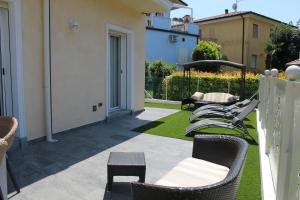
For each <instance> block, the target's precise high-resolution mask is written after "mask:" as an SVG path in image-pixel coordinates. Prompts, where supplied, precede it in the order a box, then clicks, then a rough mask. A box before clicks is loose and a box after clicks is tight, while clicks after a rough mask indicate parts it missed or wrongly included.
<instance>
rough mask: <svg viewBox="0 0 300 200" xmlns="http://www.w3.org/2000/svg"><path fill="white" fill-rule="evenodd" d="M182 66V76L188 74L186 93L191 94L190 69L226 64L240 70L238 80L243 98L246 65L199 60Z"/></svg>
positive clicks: (223, 61) (241, 97) (242, 97)
mask: <svg viewBox="0 0 300 200" xmlns="http://www.w3.org/2000/svg"><path fill="white" fill-rule="evenodd" d="M182 66H183V67H184V71H183V76H184V77H186V75H187V76H188V94H189V95H191V69H196V70H201V68H203V67H207V66H227V67H232V68H235V69H239V70H241V82H240V94H239V95H240V99H244V90H245V84H246V65H244V64H239V63H234V62H230V61H225V60H199V61H195V62H189V63H185V64H183V65H182Z"/></svg>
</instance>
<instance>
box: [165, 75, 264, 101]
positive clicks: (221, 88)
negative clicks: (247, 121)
mask: <svg viewBox="0 0 300 200" xmlns="http://www.w3.org/2000/svg"><path fill="white" fill-rule="evenodd" d="M240 81H241V78H240V72H227V73H220V74H216V73H208V72H192V74H191V93H194V92H196V91H197V85H198V82H199V89H198V90H199V91H200V92H203V93H209V92H225V93H227V92H228V84H229V83H230V93H231V94H234V95H239V93H240ZM258 82H259V75H255V74H253V73H247V75H246V86H245V91H244V92H245V97H246V98H250V97H251V96H252V95H253V94H254V93H255V92H256V91H257V90H258V84H259V83H258ZM162 89H163V91H162V94H163V98H164V99H165V98H166V96H165V95H166V94H167V95H168V99H169V100H175V101H180V100H182V99H183V98H186V97H188V96H189V94H188V79H187V78H186V79H184V78H183V74H182V72H177V73H174V74H172V75H171V76H168V77H166V78H165V79H164V81H163V87H162ZM166 89H167V92H166Z"/></svg>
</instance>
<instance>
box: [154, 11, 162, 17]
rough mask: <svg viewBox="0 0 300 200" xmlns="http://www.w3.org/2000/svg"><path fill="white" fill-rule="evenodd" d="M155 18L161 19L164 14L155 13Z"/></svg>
mask: <svg viewBox="0 0 300 200" xmlns="http://www.w3.org/2000/svg"><path fill="white" fill-rule="evenodd" d="M155 16H158V17H163V16H164V13H159V12H157V13H155Z"/></svg>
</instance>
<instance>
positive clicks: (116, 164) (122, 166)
mask: <svg viewBox="0 0 300 200" xmlns="http://www.w3.org/2000/svg"><path fill="white" fill-rule="evenodd" d="M114 176H138V177H139V182H141V183H144V182H145V176H146V161H145V154H144V153H143V152H111V153H110V155H109V159H108V163H107V190H108V191H110V190H111V188H112V183H113V177H114Z"/></svg>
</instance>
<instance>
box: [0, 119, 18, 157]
mask: <svg viewBox="0 0 300 200" xmlns="http://www.w3.org/2000/svg"><path fill="white" fill-rule="evenodd" d="M17 127H18V122H17V120H16V119H15V118H14V117H0V162H1V160H2V158H3V156H5V154H6V152H7V150H8V149H9V148H10V146H11V145H12V143H13V140H14V137H15V133H16V130H17Z"/></svg>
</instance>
